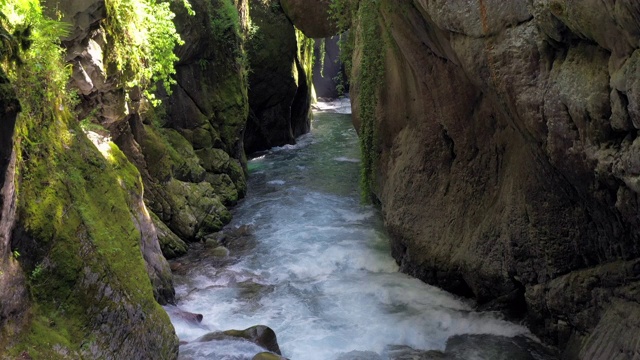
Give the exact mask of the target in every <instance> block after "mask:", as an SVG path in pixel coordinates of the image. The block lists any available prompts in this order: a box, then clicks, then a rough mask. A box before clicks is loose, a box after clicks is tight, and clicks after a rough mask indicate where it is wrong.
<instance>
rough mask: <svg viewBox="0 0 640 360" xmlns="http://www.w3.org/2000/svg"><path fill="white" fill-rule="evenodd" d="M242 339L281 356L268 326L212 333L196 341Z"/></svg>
mask: <svg viewBox="0 0 640 360" xmlns="http://www.w3.org/2000/svg"><path fill="white" fill-rule="evenodd" d="M233 338H236V339H244V340H247V341H250V342H252V343H254V344H256V345H258V346H260V347H262V348H264V349H265V350H269V351H271V352H274V353H276V354H278V355H281V354H282V353H281V352H280V347H279V346H278V339H277V338H276V333H275V332H274V331H273V330H272V329H271V328H270V327H268V326H264V325H256V326H252V327H250V328H248V329H244V330H226V331H223V332H212V333H208V334H206V335H204V336H201V337H200V338H198V339H197V340H196V341H197V342H206V341H216V340H230V339H233Z"/></svg>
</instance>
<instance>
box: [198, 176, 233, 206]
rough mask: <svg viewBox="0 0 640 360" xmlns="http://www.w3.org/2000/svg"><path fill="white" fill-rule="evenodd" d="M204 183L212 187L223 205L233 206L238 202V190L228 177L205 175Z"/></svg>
mask: <svg viewBox="0 0 640 360" xmlns="http://www.w3.org/2000/svg"><path fill="white" fill-rule="evenodd" d="M206 181H207V182H208V183H210V184H211V186H213V188H214V189H215V191H216V194H218V196H219V197H220V200H222V203H223V204H225V205H235V204H236V203H237V202H238V198H239V195H238V190H237V189H236V185H235V184H234V183H233V180H231V178H230V177H229V175H227V174H215V175H213V174H207V177H206Z"/></svg>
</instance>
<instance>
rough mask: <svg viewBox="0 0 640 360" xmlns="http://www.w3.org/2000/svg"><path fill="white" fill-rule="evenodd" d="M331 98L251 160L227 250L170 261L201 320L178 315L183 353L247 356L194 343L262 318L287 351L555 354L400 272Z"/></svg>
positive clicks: (248, 353) (314, 355)
mask: <svg viewBox="0 0 640 360" xmlns="http://www.w3.org/2000/svg"><path fill="white" fill-rule="evenodd" d="M331 105H332V104H325V107H329V108H330V110H329V111H324V112H318V113H316V114H315V120H314V121H313V122H312V130H311V132H310V133H309V134H307V135H305V136H303V137H302V138H300V139H299V141H298V144H297V145H294V146H285V147H281V148H274V149H272V150H270V151H268V152H266V153H265V154H263V155H262V156H260V157H258V158H255V159H253V160H251V161H250V163H249V170H250V180H249V193H248V196H247V198H246V199H245V200H243V201H242V202H241V203H240V204H239V205H238V206H237V207H236V208H235V210H234V219H233V221H232V223H231V224H230V225H229V227H228V228H230V229H231V230H226V231H227V232H228V233H229V234H232V233H233V234H234V235H229V239H228V240H225V239H222V240H221V242H222V243H225V242H228V243H227V247H228V248H229V252H228V254H225V250H224V248H219V247H218V248H215V247H214V246H212V247H211V248H208V247H207V246H206V245H204V246H203V248H202V249H201V250H196V251H191V252H190V255H188V256H187V257H186V258H183V259H180V260H179V261H180V263H179V264H178V263H174V269H175V271H174V273H175V281H176V292H177V297H178V306H179V307H180V308H181V309H182V310H185V311H189V312H193V313H200V314H203V315H204V320H203V321H202V323H201V324H198V325H194V324H190V323H188V322H186V321H184V320H183V319H181V318H180V317H178V316H175V315H172V322H173V324H174V326H175V327H176V330H177V333H178V336H179V337H180V339H181V340H182V341H185V342H188V343H187V344H184V345H182V346H181V347H180V358H181V359H218V360H223V359H251V358H252V357H253V356H254V355H255V354H256V353H259V352H261V351H264V350H263V349H261V348H259V347H258V346H257V345H254V344H253V343H249V342H241V341H235V342H234V341H210V342H199V341H195V340H196V339H197V338H199V337H201V336H203V335H205V334H207V333H209V332H214V331H224V330H228V329H245V328H248V327H250V326H253V325H257V324H262V325H267V326H269V327H271V328H273V329H274V330H275V332H276V334H277V337H278V343H279V345H280V349H281V351H282V354H283V356H285V357H287V358H290V359H305V360H331V359H413V358H414V357H411V356H418V355H417V354H418V353H419V352H418V351H415V350H422V353H420V354H421V355H420V356H429V354H425V353H424V351H426V350H438V351H445V349H446V353H445V355H444V356H445V357H440V356H442V355H441V354H435V353H432V354H431V355H432V356H439V357H438V358H450V359H463V358H464V359H546V358H551V357H549V356H548V355H547V353H546V352H545V351H544V350H542V348H541V347H540V346H539V345H537V344H536V343H535V341H533V340H532V339H531V338H530V335H529V333H528V331H527V329H526V328H525V327H523V326H520V325H517V324H513V323H509V322H507V321H503V320H500V318H499V315H498V314H495V313H478V312H474V311H473V310H472V305H471V304H470V303H467V302H465V301H462V300H461V299H459V298H456V297H454V296H452V295H450V294H448V293H446V292H444V291H442V290H439V289H437V288H435V287H432V286H429V285H426V284H424V283H422V282H421V281H419V280H417V279H414V278H411V277H409V276H407V275H404V274H401V273H399V272H398V271H397V270H398V267H397V265H396V263H395V261H394V260H393V259H392V257H391V255H390V249H389V245H388V238H387V236H386V234H385V232H384V229H383V224H382V220H381V216H380V214H379V212H378V210H377V209H376V208H374V207H373V206H367V205H363V204H362V203H361V202H360V194H359V186H358V179H359V171H360V168H359V166H360V165H359V160H358V159H359V147H358V140H357V135H356V132H355V130H354V129H353V126H352V124H351V119H350V115H349V114H347V113H348V112H349V111H350V110H349V106H348V104H347V103H345V102H343V103H342V104H341V105H340V104H338V105H336V104H333V106H331ZM339 112H343V114H340V113H339ZM233 229H237V230H233ZM218 240H220V239H218ZM212 243H213V241H212ZM169 313H170V314H172V313H173V314H175V312H173V311H172V310H171V309H169ZM448 340H449V342H448V343H447V341H448ZM423 358H424V359H428V358H431V357H420V359H423Z"/></svg>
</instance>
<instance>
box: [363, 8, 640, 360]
mask: <svg viewBox="0 0 640 360" xmlns="http://www.w3.org/2000/svg"><path fill="white" fill-rule="evenodd" d="M378 15H379V16H377V17H375V19H376V20H375V21H377V22H378V23H377V24H375V25H377V26H379V29H380V33H381V34H382V36H383V37H384V38H385V39H386V40H385V49H386V51H385V54H384V69H385V70H384V77H383V78H381V79H379V83H380V86H379V87H378V97H377V99H378V102H377V107H376V123H375V128H376V130H377V131H376V134H377V135H376V136H377V137H376V139H377V140H376V143H375V147H374V149H373V150H372V151H373V152H374V153H375V154H374V158H375V159H376V163H375V165H376V166H375V174H376V176H375V179H374V184H373V189H374V192H375V195H376V196H377V198H378V199H379V201H380V202H381V205H382V210H383V213H384V218H385V222H386V224H387V227H388V229H389V232H390V234H391V236H392V238H393V255H394V257H395V258H396V259H397V261H398V263H399V264H400V265H401V269H402V270H403V271H405V272H407V273H409V274H412V275H414V276H416V277H418V278H420V279H422V280H424V281H426V282H428V283H431V284H436V285H438V286H440V287H443V288H445V289H447V290H450V291H453V292H456V293H458V294H462V295H466V296H472V297H475V298H476V299H477V300H478V302H479V304H480V306H481V307H483V308H486V309H495V308H500V309H506V310H508V311H510V312H511V314H513V315H526V316H527V318H528V319H529V321H530V323H531V326H532V328H533V329H534V330H535V331H536V332H537V333H538V334H541V335H543V336H544V337H545V338H546V339H548V340H550V341H552V342H554V343H556V344H558V345H559V346H560V347H561V348H563V349H566V353H565V356H566V357H567V358H589V357H591V356H593V354H598V356H600V357H602V358H614V357H615V356H617V355H614V354H618V353H622V354H627V355H629V356H628V357H624V356H623V357H620V358H631V357H630V354H633V353H634V352H636V353H637V351H638V343H637V341H636V340H634V339H633V338H632V336H631V335H627V336H625V335H622V334H632V333H636V332H637V328H636V326H635V325H632V324H631V323H630V322H623V321H618V320H619V315H616V314H621V313H622V312H624V313H627V314H629V315H628V316H629V317H637V316H638V314H640V304H639V303H638V299H639V298H640V297H639V295H640V294H639V292H638V289H639V286H638V285H639V281H638V280H639V279H640V278H639V275H640V273H639V271H640V259H639V256H640V241H639V236H638V231H637V229H638V227H639V225H640V223H639V220H640V218H639V217H638V191H639V190H640V189H639V188H638V185H637V179H638V178H639V177H638V176H640V167H638V166H637V161H636V160H635V159H637V158H638V150H637V149H638V146H640V140H639V139H637V132H638V124H637V122H638V119H639V118H638V113H637V108H638V106H639V105H640V97H639V96H638V90H639V89H640V82H639V81H638V76H639V74H640V66H639V63H638V56H640V51H638V48H639V47H640V31H639V30H640V23H639V22H638V18H640V8H639V7H638V5H637V4H636V3H635V2H633V1H600V2H596V1H584V2H573V1H560V0H552V1H547V0H535V1H524V0H522V1H510V2H503V1H497V0H496V1H492V0H477V1H466V2H451V1H421V0H415V1H410V0H403V1H399V2H393V3H392V2H390V1H382V2H381V4H380V6H379V9H378ZM355 21H356V24H357V23H358V21H359V20H358V19H356V20H355ZM357 38H358V37H357V36H356V42H355V44H356V50H355V51H354V69H353V72H354V73H355V74H358V73H359V72H360V73H362V72H363V71H364V70H363V69H362V59H363V57H364V56H366V54H363V52H362V50H361V48H358V47H359V46H360V45H359V43H358V40H357ZM365 70H366V69H365ZM354 77H355V76H352V78H354ZM382 84H384V85H382ZM361 91H362V89H361V88H360V87H359V86H358V83H357V82H355V83H353V84H352V91H351V94H352V98H353V99H354V102H355V104H354V114H355V122H356V125H357V126H361V125H362V124H361V123H360V121H359V114H361V113H362V106H363V104H361V103H359V94H360V93H361ZM622 309H624V310H622ZM614 319H618V320H614ZM604 329H607V330H606V331H605V330H604ZM607 334H609V335H607ZM610 334H620V336H619V337H617V338H615V339H613V338H612V337H611V335H610ZM625 356H626V355H625Z"/></svg>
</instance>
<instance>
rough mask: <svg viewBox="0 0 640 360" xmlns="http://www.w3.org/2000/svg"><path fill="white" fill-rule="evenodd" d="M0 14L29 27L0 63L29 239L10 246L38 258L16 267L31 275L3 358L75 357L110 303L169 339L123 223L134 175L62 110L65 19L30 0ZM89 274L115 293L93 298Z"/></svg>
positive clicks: (128, 217) (133, 194) (1, 4)
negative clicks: (10, 99)
mask: <svg viewBox="0 0 640 360" xmlns="http://www.w3.org/2000/svg"><path fill="white" fill-rule="evenodd" d="M0 11H1V12H2V13H3V14H4V17H3V22H2V24H1V25H2V30H3V31H4V32H5V33H15V31H16V29H26V28H27V27H30V29H31V30H30V38H29V41H31V42H32V43H31V46H30V47H29V48H28V49H27V50H26V51H21V53H20V59H21V60H22V65H21V66H15V65H14V64H15V62H11V61H8V60H9V59H3V60H7V61H4V62H3V63H2V67H3V70H4V71H5V72H6V73H7V76H8V77H9V79H10V81H11V84H12V85H13V86H14V89H15V92H16V95H17V97H18V99H19V101H20V104H21V107H22V112H21V113H20V115H19V117H18V119H17V124H16V136H15V140H16V141H15V147H16V153H17V156H18V161H17V164H16V167H17V173H18V177H17V179H18V180H17V186H16V187H17V212H18V218H19V219H20V226H21V228H22V229H23V230H24V231H25V233H26V234H27V236H28V237H29V238H30V239H32V240H33V241H34V243H35V248H28V249H25V248H20V247H18V248H17V249H18V250H19V251H20V253H21V256H22V257H24V258H26V259H28V260H30V261H24V265H23V266H25V267H27V266H29V265H27V264H39V265H37V266H35V267H33V268H25V269H24V270H25V272H26V273H27V274H30V276H29V284H28V286H29V290H30V294H31V301H30V310H29V311H30V314H29V315H30V316H29V324H28V325H27V326H26V327H25V328H24V330H23V331H22V332H21V333H20V334H19V335H18V336H16V339H15V341H14V342H13V345H12V347H11V348H9V349H3V350H6V354H7V356H8V357H10V358H17V357H18V355H20V354H22V353H23V352H26V353H27V354H28V355H29V356H31V357H32V358H34V359H57V358H82V356H80V355H79V352H80V351H81V345H82V342H83V341H84V340H83V339H86V338H87V337H89V336H91V334H93V333H92V332H93V331H97V330H96V328H94V327H93V326H92V325H93V324H92V321H95V319H96V318H97V316H98V315H97V312H102V314H103V315H104V313H105V312H106V313H107V314H109V313H111V314H119V313H120V310H117V309H121V308H123V307H124V306H125V305H126V306H131V305H132V304H133V305H135V306H137V307H139V308H140V309H142V310H141V311H143V312H144V313H145V315H146V316H147V319H148V320H147V321H145V322H144V325H136V324H132V325H133V326H135V327H137V328H138V329H141V331H145V332H147V331H151V329H153V330H154V331H159V332H162V333H163V334H166V336H167V338H168V339H170V338H171V337H172V336H173V335H172V334H171V328H170V324H169V320H168V318H166V314H165V313H164V312H163V311H162V309H161V308H160V307H159V305H157V303H155V301H154V299H153V291H152V289H151V284H150V282H149V278H148V275H147V273H146V271H145V264H144V261H143V259H142V255H141V251H140V232H139V231H138V230H137V229H136V227H135V224H134V223H133V220H132V219H133V216H132V209H135V207H134V204H133V200H132V199H133V198H139V196H141V192H142V183H141V180H140V176H139V174H138V172H137V170H136V169H135V167H133V165H131V164H130V163H129V162H128V161H126V158H125V157H124V155H123V154H122V153H121V152H119V150H117V148H115V149H114V148H112V149H111V151H110V154H111V156H110V157H109V160H106V159H105V158H104V157H103V156H102V155H101V154H100V152H99V151H98V150H97V149H96V148H95V147H94V146H93V144H91V143H90V141H89V140H88V139H87V138H86V136H85V135H84V133H83V132H82V131H81V129H80V126H79V124H78V122H77V121H76V116H75V114H73V113H72V112H71V111H70V109H73V108H74V107H75V102H76V101H77V98H76V96H75V94H73V93H72V92H70V91H68V90H67V89H66V86H67V83H68V82H69V79H70V75H71V68H70V66H67V64H66V63H65V60H64V58H65V54H64V50H63V48H62V47H61V46H60V37H61V36H64V35H65V34H66V33H67V31H68V26H67V25H65V24H63V23H60V22H57V21H54V20H51V19H48V18H47V17H46V16H45V15H43V11H42V8H41V6H40V2H39V1H38V0H12V1H3V0H0ZM27 24H28V25H27ZM20 34H22V35H21V36H23V35H24V31H23V32H22V33H20ZM13 41H14V42H15V40H13ZM3 46H5V45H3ZM21 50H22V47H21ZM3 54H4V53H3ZM7 54H8V53H7ZM87 121H89V120H87ZM125 250H126V251H125ZM16 254H17V252H16ZM89 275H95V278H96V279H109V281H108V285H109V287H110V289H111V290H112V291H113V292H114V293H117V294H118V296H114V297H108V296H103V295H101V293H100V292H99V291H98V290H96V288H95V286H94V285H99V284H89V283H86V282H84V281H85V280H87V279H89V278H90V277H89ZM100 281H103V280H100ZM132 307H133V306H132ZM107 316H109V315H107ZM64 352H66V353H67V354H68V355H66V356H64V355H61V354H62V353H64Z"/></svg>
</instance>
